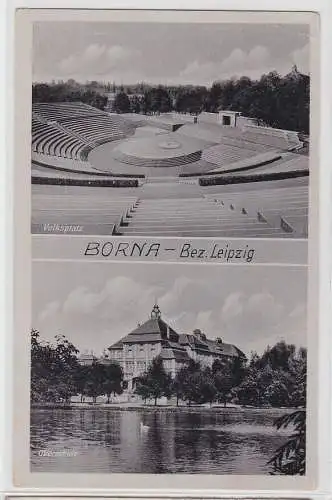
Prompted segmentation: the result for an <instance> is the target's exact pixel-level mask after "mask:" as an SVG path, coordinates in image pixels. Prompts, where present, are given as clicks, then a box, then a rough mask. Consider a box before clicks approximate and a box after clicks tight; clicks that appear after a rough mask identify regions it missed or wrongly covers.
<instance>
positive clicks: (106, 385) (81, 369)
mask: <svg viewBox="0 0 332 500" xmlns="http://www.w3.org/2000/svg"><path fill="white" fill-rule="evenodd" d="M78 352H79V351H78V350H77V349H76V347H75V346H74V345H73V344H72V343H71V342H69V341H68V340H67V339H66V338H65V337H64V336H62V335H57V336H56V337H55V343H54V344H52V343H50V342H43V341H41V339H40V334H39V332H38V331H37V330H32V331H31V401H32V402H48V403H55V402H69V401H70V399H71V397H72V396H75V395H77V394H80V395H81V400H83V398H84V396H89V397H92V398H93V401H96V399H97V397H98V396H100V395H104V394H106V395H107V397H108V401H109V400H110V396H111V394H121V392H122V384H123V373H122V369H121V367H120V365H118V364H117V363H115V362H114V363H113V362H110V363H107V364H105V363H102V362H98V361H94V362H92V364H91V365H90V366H87V365H81V364H80V363H79V361H78V358H77V354H78Z"/></svg>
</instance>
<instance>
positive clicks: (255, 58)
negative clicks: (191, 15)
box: [33, 21, 310, 86]
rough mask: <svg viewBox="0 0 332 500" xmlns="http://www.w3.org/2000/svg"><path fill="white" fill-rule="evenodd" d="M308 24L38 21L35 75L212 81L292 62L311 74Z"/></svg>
mask: <svg viewBox="0 0 332 500" xmlns="http://www.w3.org/2000/svg"><path fill="white" fill-rule="evenodd" d="M309 39H310V35H309V27H308V25H295V24H294V25H291V24H239V23H238V24H220V23H219V24H217V23H216V24H203V23H198V24H190V23H188V24H180V23H168V24H166V23H143V22H142V23H122V22H121V23H120V22H116V23H106V22H98V23H96V22H82V21H81V22H72V21H71V22H69V21H66V22H63V21H62V22H49V21H44V22H38V23H35V25H34V35H33V80H34V81H45V82H47V81H51V80H53V79H54V80H58V79H63V80H67V79H69V78H74V79H75V80H77V81H83V82H84V81H87V80H98V81H110V82H113V81H114V82H115V83H117V84H121V83H123V84H131V83H137V82H140V81H144V82H147V83H152V84H163V85H165V84H195V85H198V84H201V85H207V86H209V85H211V84H212V83H213V81H215V80H218V79H219V80H221V79H226V78H230V77H232V76H235V77H236V76H237V77H238V76H244V75H245V76H249V77H251V78H259V77H260V76H261V75H262V74H263V73H267V72H269V71H271V70H277V71H278V72H280V73H281V74H282V75H284V74H287V73H288V72H289V71H290V70H291V68H292V66H293V65H294V64H296V65H297V66H298V69H299V70H300V71H302V72H304V73H309Z"/></svg>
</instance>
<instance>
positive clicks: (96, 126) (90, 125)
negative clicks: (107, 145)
mask: <svg viewBox="0 0 332 500" xmlns="http://www.w3.org/2000/svg"><path fill="white" fill-rule="evenodd" d="M62 126H63V128H65V129H66V130H68V132H69V133H75V135H78V136H79V137H81V138H83V139H84V140H85V141H89V142H90V143H92V144H101V143H103V142H108V141H114V140H119V139H124V138H125V137H127V136H128V135H131V134H132V132H133V130H134V127H133V126H132V125H130V124H129V125H128V124H126V123H125V122H123V121H121V122H120V123H119V122H118V120H117V118H116V117H115V118H113V117H112V118H110V117H109V116H108V115H107V114H106V113H105V114H99V115H98V116H89V117H80V118H73V119H70V120H66V121H65V122H63V123H62Z"/></svg>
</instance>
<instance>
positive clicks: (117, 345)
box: [109, 340, 123, 350]
mask: <svg viewBox="0 0 332 500" xmlns="http://www.w3.org/2000/svg"><path fill="white" fill-rule="evenodd" d="M109 349H120V350H122V349H123V342H122V340H118V341H117V342H115V344H112V345H111V346H110V347H109Z"/></svg>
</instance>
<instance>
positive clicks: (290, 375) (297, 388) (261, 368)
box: [135, 342, 306, 407]
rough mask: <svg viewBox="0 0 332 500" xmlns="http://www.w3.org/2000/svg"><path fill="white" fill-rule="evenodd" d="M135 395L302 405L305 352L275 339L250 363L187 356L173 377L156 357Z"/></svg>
mask: <svg viewBox="0 0 332 500" xmlns="http://www.w3.org/2000/svg"><path fill="white" fill-rule="evenodd" d="M135 392H136V394H138V395H139V396H141V397H142V398H143V399H144V400H147V399H153V400H154V402H155V404H156V403H157V400H158V398H161V397H163V396H164V397H167V398H170V397H171V396H173V397H175V398H176V402H177V404H178V403H179V400H182V401H185V402H187V404H188V405H189V406H190V405H191V404H192V403H196V404H202V403H213V402H217V403H223V404H224V405H225V406H226V404H227V402H232V403H234V404H239V405H242V406H258V407H263V406H271V407H304V406H305V404H306V350H305V349H299V350H298V351H296V349H295V346H293V345H287V344H286V343H285V342H279V343H277V344H276V345H275V346H274V347H272V348H267V349H266V351H265V352H264V353H263V355H262V356H258V355H257V354H256V353H254V354H253V355H252V357H251V360H250V362H249V363H246V362H245V361H244V360H241V358H237V359H235V360H234V361H232V362H226V363H225V362H222V361H220V360H215V361H214V363H213V365H212V367H211V368H210V367H202V366H201V365H200V364H199V363H197V362H195V361H193V360H191V361H190V362H189V364H188V365H187V366H184V367H183V368H181V369H180V370H179V371H178V372H177V374H176V376H175V378H174V379H172V378H171V377H170V375H169V374H168V373H167V372H166V371H165V369H164V367H163V363H162V361H161V359H160V358H156V359H155V360H154V361H153V362H152V364H151V365H150V367H149V368H148V370H147V371H146V373H144V374H143V375H142V376H141V377H139V378H138V379H137V380H136V389H135Z"/></svg>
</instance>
